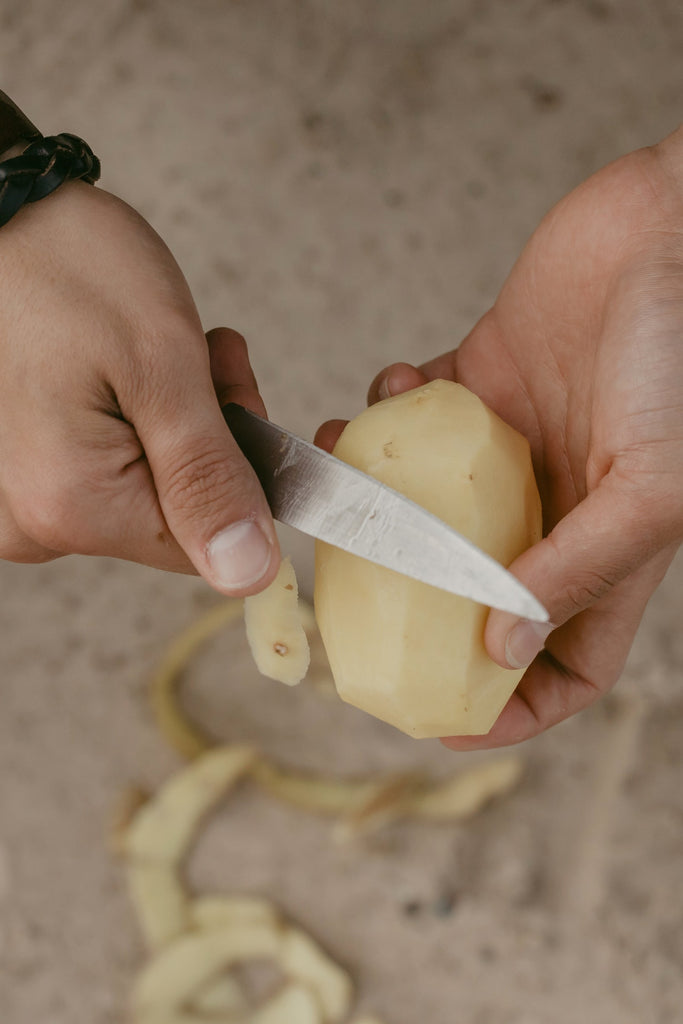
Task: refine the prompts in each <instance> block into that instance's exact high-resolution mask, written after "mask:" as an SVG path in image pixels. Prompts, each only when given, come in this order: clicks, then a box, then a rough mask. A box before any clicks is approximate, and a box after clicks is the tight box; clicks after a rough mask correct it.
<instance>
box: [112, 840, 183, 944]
mask: <svg viewBox="0 0 683 1024" xmlns="http://www.w3.org/2000/svg"><path fill="white" fill-rule="evenodd" d="M126 883H127V887H128V895H129V898H130V901H131V903H132V904H133V908H134V910H135V913H136V915H137V919H138V923H139V925H140V930H141V931H142V934H143V935H144V938H145V942H146V943H147V946H148V948H149V949H150V950H151V951H152V952H155V951H157V950H159V949H162V948H163V947H164V946H166V945H167V944H168V943H169V942H171V941H173V939H176V938H177V937H178V936H179V935H182V934H183V933H184V932H186V931H187V929H188V928H189V927H190V905H189V900H188V897H187V893H186V891H185V889H184V887H183V885H182V884H181V882H180V879H179V878H178V873H177V871H176V869H175V866H173V865H169V864H163V863H157V862H156V861H141V860H135V859H131V860H129V861H128V863H127V864H126Z"/></svg>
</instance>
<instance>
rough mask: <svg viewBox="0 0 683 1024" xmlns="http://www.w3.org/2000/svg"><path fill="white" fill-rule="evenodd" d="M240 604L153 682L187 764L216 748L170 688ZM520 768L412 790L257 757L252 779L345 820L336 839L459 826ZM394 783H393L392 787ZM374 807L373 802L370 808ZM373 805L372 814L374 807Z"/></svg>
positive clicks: (512, 759) (192, 640)
mask: <svg viewBox="0 0 683 1024" xmlns="http://www.w3.org/2000/svg"><path fill="white" fill-rule="evenodd" d="M242 606H243V603H242V601H238V600H234V601H229V602H227V604H225V605H220V606H219V607H218V608H214V609H211V611H210V612H208V613H207V614H206V615H205V616H204V617H203V618H201V619H199V621H198V622H196V623H194V624H193V625H192V626H190V627H189V628H188V629H187V630H186V631H185V632H184V633H183V634H181V635H180V636H179V637H178V639H177V641H176V642H175V643H174V645H173V646H172V647H171V649H170V651H169V653H168V655H167V656H166V657H165V658H164V659H163V661H162V663H161V665H160V666H159V668H158V669H157V672H156V673H155V675H154V678H153V684H152V707H153V711H154V714H155V717H156V721H157V724H158V726H159V729H160V731H161V733H162V735H163V736H164V737H165V738H166V740H167V741H168V742H169V743H170V744H171V746H172V747H173V748H174V749H175V750H176V751H178V753H180V754H182V756H184V757H186V758H190V759H191V758H193V757H196V756H197V755H198V754H199V753H201V752H203V751H205V750H207V749H210V748H211V747H212V746H214V741H212V739H211V738H210V737H209V736H208V735H206V734H205V733H203V732H202V731H201V730H200V729H199V727H198V726H196V725H195V724H194V723H192V722H191V721H190V720H189V719H188V718H187V716H186V715H185V713H184V712H183V710H182V709H181V706H180V703H179V701H178V696H177V692H176V681H177V678H178V676H179V674H180V673H181V671H182V670H183V668H184V667H185V665H186V663H187V661H188V660H189V659H190V658H191V656H192V655H193V654H194V652H195V651H196V650H197V649H198V648H199V647H200V646H201V645H202V644H203V643H204V642H205V641H206V640H207V639H209V638H210V637H211V636H212V635H214V634H215V633H217V632H218V631H220V630H221V629H222V628H224V627H225V626H226V625H228V624H230V623H231V622H234V621H236V620H237V619H239V618H240V616H241V614H242ZM299 611H300V615H301V618H302V622H303V624H304V627H305V629H306V631H307V632H309V633H311V632H312V631H313V630H314V629H315V617H314V615H313V611H312V609H311V607H310V606H309V605H307V604H306V603H305V602H299ZM521 772H522V761H521V759H520V758H519V757H517V756H509V757H506V758H501V759H498V760H495V761H491V762H486V763H484V764H475V765H473V766H472V767H470V768H467V769H464V770H461V771H459V772H458V773H457V774H455V775H454V776H452V777H451V778H449V779H447V780H445V781H443V782H441V781H440V782H432V783H430V782H428V781H427V780H425V781H424V783H423V784H421V785H418V784H417V775H416V776H412V774H411V773H408V774H407V777H406V782H403V781H402V777H401V776H396V775H395V774H394V775H389V776H386V777H384V778H379V779H378V778H376V777H375V778H370V779H367V778H366V779H335V778H330V777H320V776H315V775H312V774H310V773H304V772H296V771H293V770H290V769H287V770H285V769H283V768H280V767H279V766H277V765H275V764H272V763H271V762H269V761H267V760H266V759H265V758H264V757H263V756H261V757H259V758H257V759H254V761H253V763H252V765H251V768H250V774H251V777H252V778H253V779H254V780H255V781H256V782H257V783H258V785H259V786H261V787H262V788H263V789H264V790H266V792H268V793H270V794H271V795H272V796H274V797H276V798H277V799H280V800H283V801H284V802H286V803H289V804H291V805H292V806H295V807H298V808H300V809H301V810H305V811H309V812H312V813H316V814H325V815H331V816H339V817H341V818H342V819H343V821H342V822H341V823H340V827H339V828H338V830H337V835H338V836H339V837H342V838H349V837H351V836H354V835H359V834H361V833H363V832H367V831H370V830H371V829H373V828H378V827H380V826H381V825H384V824H386V823H387V822H388V821H392V820H395V819H396V818H400V817H403V816H409V817H417V818H423V819H425V820H428V821H433V822H439V821H444V822H457V821H463V820H465V819H467V818H469V817H470V816H471V815H473V814H475V813H476V812H477V811H479V810H480V809H481V808H482V807H484V806H485V805H486V804H487V803H488V802H489V801H491V800H492V799H494V798H495V797H497V796H502V795H504V794H505V793H507V792H509V790H511V789H512V788H513V787H514V786H515V785H516V784H517V782H518V781H519V779H520V777H521ZM397 780H398V781H397ZM375 801H376V803H375ZM373 804H374V806H375V811H374V812H373V810H372V807H373Z"/></svg>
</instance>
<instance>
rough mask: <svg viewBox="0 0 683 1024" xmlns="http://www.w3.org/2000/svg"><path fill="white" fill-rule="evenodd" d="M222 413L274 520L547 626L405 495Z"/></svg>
mask: <svg viewBox="0 0 683 1024" xmlns="http://www.w3.org/2000/svg"><path fill="white" fill-rule="evenodd" d="M222 411H223V415H224V417H225V420H226V423H227V424H228V426H229V427H230V431H231V433H232V435H233V437H234V438H235V440H236V442H237V444H238V445H239V446H240V448H241V449H242V452H243V453H244V455H245V456H246V458H247V459H248V461H249V462H250V463H251V465H252V467H253V468H254V470H255V472H256V475H257V476H258V478H259V480H260V482H261V486H262V487H263V490H264V492H265V495H266V498H267V499H268V504H269V505H270V508H271V511H272V513H273V516H274V518H275V519H279V520H280V522H282V523H288V524H289V525H290V526H294V527H295V528H296V529H297V530H301V531H302V532H303V533H308V534H310V535H311V536H313V537H317V538H318V539H319V540H323V541H326V542H327V543H328V544H333V545H335V546H336V547H338V548H342V549H343V550H344V551H348V552H350V553H351V554H354V555H358V556H359V557H360V558H367V559H369V561H371V562H376V563H377V564H378V565H383V566H385V567H386V568H387V569H393V570H395V571H396V572H400V573H402V574H403V575H405V576H410V577H411V578H413V579H416V580H420V581H421V582H423V583H428V584H430V585H431V586H433V587H439V588H440V589H441V590H447V591H449V592H450V593H452V594H459V595H461V596H462V597H469V598H471V599H472V600H473V601H479V602H481V603H482V604H486V605H490V606H491V607H492V608H501V609H502V610H503V611H508V612H512V613H513V614H514V615H521V616H523V617H524V618H527V619H533V620H536V621H538V622H547V621H548V613H547V612H546V610H545V608H544V607H543V605H541V604H540V602H539V601H537V600H536V598H535V597H534V596H533V594H531V593H530V592H529V591H528V590H527V589H526V587H524V586H523V585H522V584H521V583H520V582H519V580H517V579H516V578H515V577H514V576H513V575H512V574H511V573H509V572H508V571H507V570H506V569H504V568H503V566H502V565H500V564H499V563H498V562H496V561H495V559H493V558H491V557H490V556H489V555H487V554H486V553H485V552H483V551H481V550H480V549H479V548H478V547H477V546H476V545H475V544H472V542H471V541H469V540H467V538H466V537H463V536H461V534H459V533H457V532H456V531H455V530H453V529H452V528H451V527H450V526H448V525H447V524H446V523H444V522H443V521H442V520H441V519H439V518H437V516H434V515H432V513H431V512H427V510H426V509H424V508H422V507H421V506H420V505H417V504H415V502H414V501H411V500H410V499H409V498H406V497H405V495H403V494H399V492H398V491H394V490H393V489H392V488H391V487H387V486H386V484H383V483H380V482H379V480H375V479H374V477H371V476H368V475H367V474H366V473H362V472H361V471H360V470H358V469H355V467H353V466H349V465H348V464H347V463H345V462H342V461H341V460H340V459H336V458H335V457H334V456H333V455H330V454H329V453H328V452H325V451H323V450H322V449H321V448H317V447H316V446H315V445H313V444H311V443H310V442H309V441H304V440H303V439H302V438H300V437H297V436H296V435H295V434H292V433H291V432H290V431H288V430H285V429H284V428H282V427H278V426H276V424H274V423H271V422H269V421H268V420H264V419H262V418H261V417H260V416H257V415H255V413H252V412H249V411H248V410H247V409H244V408H242V406H239V405H235V404H232V403H231V404H229V405H226V406H224V407H223V410H222Z"/></svg>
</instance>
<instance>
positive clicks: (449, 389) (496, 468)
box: [315, 380, 541, 737]
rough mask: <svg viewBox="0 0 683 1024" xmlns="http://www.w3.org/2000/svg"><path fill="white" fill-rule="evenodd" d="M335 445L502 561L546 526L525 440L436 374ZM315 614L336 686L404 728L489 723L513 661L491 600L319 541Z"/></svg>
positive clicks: (466, 727)
mask: <svg viewBox="0 0 683 1024" xmlns="http://www.w3.org/2000/svg"><path fill="white" fill-rule="evenodd" d="M334 454H335V455H336V456H337V457H338V458H340V459H342V460H343V461H345V462H348V463H350V464H351V465H352V466H356V467H357V468H358V469H361V470H363V471H364V472H366V473H369V474H370V475H371V476H374V477H377V479H379V480H381V481H383V482H384V483H386V484H388V485H389V486H390V487H393V488H394V489H395V490H397V491H401V492H402V493H403V494H405V495H406V496H407V497H409V498H411V499H412V500H413V501H415V502H417V503H418V504H420V505H422V506H424V507H425V508H427V509H428V510H429V511H430V512H433V513H434V514H435V515H437V516H439V518H441V519H443V520H444V521H445V522H447V523H449V525H451V526H453V527H454V528H455V529H456V530H458V532H459V533H462V534H464V535H465V536H466V537H468V538H469V539H470V540H472V541H473V542H474V543H475V544H477V545H478V546H479V547H480V548H482V549H483V550H484V551H486V552H487V553H488V554H489V555H491V556H492V557H493V558H495V559H496V560H497V561H499V562H501V563H502V564H503V565H509V564H510V562H512V561H513V560H514V559H515V558H516V557H517V555H519V554H521V553H522V551H524V550H526V548H528V547H530V546H531V545H532V544H534V543H536V542H537V541H538V540H539V539H540V536H541V504H540V499H539V496H538V490H537V487H536V482H535V480H534V474H533V469H532V465H531V458H530V454H529V445H528V443H527V441H526V439H525V438H523V437H522V436H521V435H520V434H518V433H517V432H516V431H515V430H513V429H512V427H510V426H508V425H507V424H506V423H504V422H503V421H502V420H501V419H499V417H498V416H496V415H495V414H494V413H493V412H491V410H490V409H488V408H487V407H486V406H485V405H484V403H483V402H482V401H481V400H480V399H479V398H477V397H476V395H473V394H472V393H471V392H470V391H468V390H467V389H466V388H464V387H462V385H460V384H454V383H452V382H450V381H443V380H437V381H433V382H432V383H430V384H427V385H425V386H424V387H421V388H417V389H416V390H414V391H410V392H407V393H405V394H403V395H398V396H396V397H394V398H390V399H387V400H386V401H384V402H379V403H378V404H377V405H373V406H371V407H370V408H369V409H366V410H365V411H364V412H362V413H361V414H360V415H359V416H357V417H356V418H355V419H354V420H352V421H351V422H350V423H349V424H348V425H347V426H346V428H345V430H344V432H343V433H342V435H341V437H340V438H339V441H338V442H337V445H336V447H335V449H334ZM315 610H316V616H317V619H318V625H319V627H320V632H321V635H322V638H323V642H324V644H325V649H326V651H327V655H328V658H329V661H330V667H331V669H332V674H333V676H334V680H335V684H336V686H337V690H338V691H339V694H340V696H341V697H342V698H343V699H344V700H345V701H347V702H348V703H350V704H354V705H355V706H356V707H359V708H362V709H363V710H364V711H367V712H369V713H370V714H372V715H375V716H376V717H377V718H381V719H383V720H384V721H385V722H390V723H391V724H392V725H394V726H396V727H397V728H398V729H401V730H402V731H403V732H406V733H408V734H409V735H410V736H416V737H426V736H449V735H474V734H482V733H486V732H488V731H489V729H490V728H491V726H492V725H493V723H494V722H495V721H496V719H497V717H498V715H499V714H500V712H501V710H502V709H503V707H504V705H505V703H506V702H507V700H508V698H509V697H510V695H511V693H512V692H513V690H514V689H515V687H516V685H517V683H518V681H519V679H520V678H521V675H522V672H521V671H512V670H510V669H503V668H500V667H499V666H498V665H496V664H495V662H493V661H492V660H491V659H490V658H489V656H488V655H487V653H486V650H485V648H484V639H483V637H484V626H485V623H486V617H487V614H488V608H486V607H484V606H483V605H480V604H477V603H476V602H474V601H471V600H469V599H467V598H463V597H458V596H455V595H452V594H448V593H446V592H445V591H442V590H438V589H437V588H435V587H430V586H428V585H426V584H424V583H419V582H417V581H415V580H412V579H409V578H408V577H406V576H402V575H400V574H399V573H396V572H392V571H391V570H389V569H384V568H382V567H381V566H378V565H374V564H373V563H371V562H369V561H367V560H366V559H362V558H358V557H357V556H354V555H350V554H347V553H346V552H344V551H341V550H340V549H339V548H335V547H332V546H330V545H328V544H324V543H322V542H317V544H316V568H315Z"/></svg>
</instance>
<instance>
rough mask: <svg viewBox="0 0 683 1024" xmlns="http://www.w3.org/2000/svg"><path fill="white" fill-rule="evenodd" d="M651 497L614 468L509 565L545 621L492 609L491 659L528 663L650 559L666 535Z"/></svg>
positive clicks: (488, 630)
mask: <svg viewBox="0 0 683 1024" xmlns="http://www.w3.org/2000/svg"><path fill="white" fill-rule="evenodd" d="M653 504H654V505H655V506H656V502H654V503H653V502H652V501H647V502H646V501H645V500H644V497H643V496H642V495H641V496H639V495H638V493H637V492H636V491H635V490H631V489H630V488H628V486H627V485H625V484H624V482H623V480H621V479H620V478H619V476H618V475H617V474H616V472H614V471H611V472H610V473H608V475H607V476H606V477H605V478H604V479H603V480H602V482H601V483H600V485H599V486H598V487H597V488H596V489H595V490H594V491H592V492H591V493H590V494H589V495H588V497H587V498H585V499H584V500H583V501H582V502H581V503H580V504H579V505H576V506H575V508H573V509H572V511H571V512H570V513H569V514H568V515H567V516H565V518H564V519H561V520H560V522H559V523H558V524H557V525H556V526H555V528H554V529H553V530H552V532H551V533H550V534H549V535H548V536H547V537H545V538H544V539H543V540H542V541H540V542H539V543H538V544H536V545H534V547H532V548H530V549H529V550H528V551H525V552H524V554H522V555H521V556H520V557H519V558H517V559H516V560H515V561H514V562H513V563H512V565H511V566H510V567H509V568H510V571H511V572H512V573H513V574H514V575H515V576H517V578H518V579H519V580H520V581H521V582H522V583H523V584H524V585H525V586H526V587H528V589H529V590H530V591H531V592H532V593H533V594H534V595H535V596H536V597H537V598H538V599H539V601H541V603H542V604H543V605H544V606H545V608H546V609H547V611H548V614H549V616H550V623H539V622H529V621H527V620H525V619H519V618H516V617H515V616H514V615H511V614H510V613H508V612H501V611H498V610H496V609H493V610H492V611H491V613H490V614H489V617H488V622H487V625H486V633H485V642H486V648H487V650H488V652H489V654H490V656H491V657H492V658H493V660H494V661H496V662H497V663H498V664H499V665H502V666H504V667H506V668H524V667H526V666H527V665H530V664H531V662H532V661H533V660H534V658H535V657H536V655H537V654H539V653H540V651H541V650H542V649H543V647H544V646H545V641H546V639H547V637H548V635H549V634H550V632H551V631H552V630H553V629H554V628H556V627H558V626H561V625H563V624H564V623H565V622H567V620H568V619H570V618H572V617H573V616H574V615H577V614H578V613H579V612H582V611H585V610H586V609H588V608H590V607H591V606H592V605H594V604H595V603H596V602H597V601H599V600H600V598H602V597H604V596H605V595H607V594H608V593H609V592H610V591H611V590H612V588H613V587H615V586H616V584H617V583H619V582H620V581H621V580H623V579H625V578H626V577H627V576H629V575H630V574H631V573H633V572H635V571H636V570H637V569H638V568H639V567H640V566H641V565H643V564H644V563H645V562H647V561H648V560H649V559H651V558H652V557H653V556H654V555H655V554H656V553H657V552H658V551H659V550H660V549H661V547H662V546H663V545H664V543H665V538H664V537H663V535H662V534H663V528H664V524H663V523H662V524H661V528H660V525H659V524H658V522H657V518H656V515H655V510H654V509H653Z"/></svg>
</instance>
